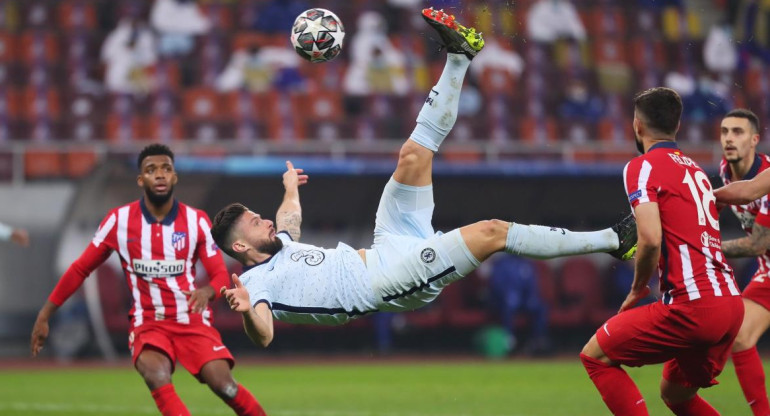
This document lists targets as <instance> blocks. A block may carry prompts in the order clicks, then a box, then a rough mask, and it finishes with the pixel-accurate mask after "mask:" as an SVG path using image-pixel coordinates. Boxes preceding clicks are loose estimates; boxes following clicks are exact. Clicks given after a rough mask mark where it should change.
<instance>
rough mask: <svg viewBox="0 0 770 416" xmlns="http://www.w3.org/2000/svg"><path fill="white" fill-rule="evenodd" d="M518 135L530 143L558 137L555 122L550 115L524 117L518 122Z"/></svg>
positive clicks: (547, 140)
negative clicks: (538, 117)
mask: <svg viewBox="0 0 770 416" xmlns="http://www.w3.org/2000/svg"><path fill="white" fill-rule="evenodd" d="M519 137H520V138H521V140H523V141H526V142H530V143H548V142H553V141H556V140H558V139H559V136H558V130H557V124H556V122H555V121H554V120H553V119H551V118H550V117H545V118H541V119H537V118H535V117H524V118H522V119H521V122H520V123H519Z"/></svg>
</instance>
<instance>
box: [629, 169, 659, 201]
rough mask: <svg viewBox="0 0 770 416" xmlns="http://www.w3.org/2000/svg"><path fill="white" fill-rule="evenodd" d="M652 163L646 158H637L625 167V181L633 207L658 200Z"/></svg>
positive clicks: (657, 187)
mask: <svg viewBox="0 0 770 416" xmlns="http://www.w3.org/2000/svg"><path fill="white" fill-rule="evenodd" d="M653 174H654V172H653V169H652V164H651V163H650V162H649V161H648V160H645V159H642V158H636V159H633V160H632V161H630V162H628V164H627V165H626V167H625V169H623V183H624V185H625V187H626V195H627V196H628V202H629V204H631V208H632V209H633V208H636V207H637V206H638V205H639V204H643V203H645V202H658V189H660V187H659V186H658V184H657V183H656V181H655V178H654V175H653Z"/></svg>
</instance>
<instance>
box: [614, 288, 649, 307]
mask: <svg viewBox="0 0 770 416" xmlns="http://www.w3.org/2000/svg"><path fill="white" fill-rule="evenodd" d="M649 294H650V287H649V286H645V287H644V288H642V289H641V290H638V291H636V290H631V291H630V292H628V296H626V300H624V301H623V304H622V305H620V310H619V311H618V313H620V312H623V311H627V310H629V309H631V308H633V307H634V306H636V304H637V303H639V301H640V300H642V299H644V298H646V297H647V296H648V295H649Z"/></svg>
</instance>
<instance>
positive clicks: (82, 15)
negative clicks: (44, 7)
mask: <svg viewBox="0 0 770 416" xmlns="http://www.w3.org/2000/svg"><path fill="white" fill-rule="evenodd" d="M58 18H59V19H58V20H59V27H61V28H62V29H65V30H69V31H74V30H93V29H94V28H95V27H96V10H95V8H94V4H93V2H90V1H85V0H75V1H63V2H61V3H60V4H59V9H58Z"/></svg>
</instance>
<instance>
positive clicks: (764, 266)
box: [719, 154, 770, 274]
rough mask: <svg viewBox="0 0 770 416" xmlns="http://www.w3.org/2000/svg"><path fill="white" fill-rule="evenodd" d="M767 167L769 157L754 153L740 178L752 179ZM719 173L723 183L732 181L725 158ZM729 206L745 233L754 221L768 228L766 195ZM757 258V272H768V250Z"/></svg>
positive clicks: (769, 205) (769, 207)
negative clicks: (749, 166)
mask: <svg viewBox="0 0 770 416" xmlns="http://www.w3.org/2000/svg"><path fill="white" fill-rule="evenodd" d="M767 168H770V157H768V156H767V155H763V154H756V155H755V156H754V163H753V164H752V165H751V169H749V172H748V173H746V175H745V176H744V177H743V178H741V179H743V180H749V179H752V178H754V177H755V176H757V174H759V173H760V172H762V171H763V170H765V169H767ZM719 175H720V176H721V177H722V181H723V182H724V183H725V185H727V184H728V183H730V182H732V177H733V174H732V170H730V165H729V164H728V163H727V160H725V159H722V162H721V163H720V164H719ZM731 208H732V209H733V213H734V214H735V216H736V217H738V220H739V221H740V222H741V227H743V230H744V231H746V234H751V230H752V228H753V227H754V224H755V223H756V224H759V225H761V226H763V227H767V228H770V199H768V196H767V195H763V196H762V197H761V198H759V199H757V200H754V201H752V202H750V203H748V204H746V205H731ZM757 260H758V262H759V270H758V272H761V273H763V274H767V273H769V272H770V250H768V251H765V254H763V255H761V256H759V257H757Z"/></svg>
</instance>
